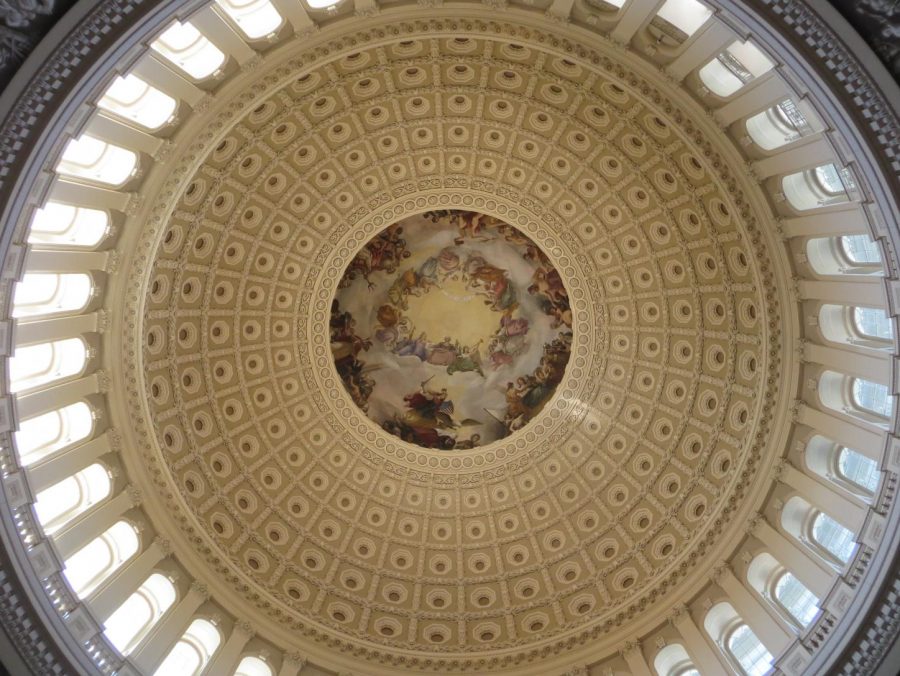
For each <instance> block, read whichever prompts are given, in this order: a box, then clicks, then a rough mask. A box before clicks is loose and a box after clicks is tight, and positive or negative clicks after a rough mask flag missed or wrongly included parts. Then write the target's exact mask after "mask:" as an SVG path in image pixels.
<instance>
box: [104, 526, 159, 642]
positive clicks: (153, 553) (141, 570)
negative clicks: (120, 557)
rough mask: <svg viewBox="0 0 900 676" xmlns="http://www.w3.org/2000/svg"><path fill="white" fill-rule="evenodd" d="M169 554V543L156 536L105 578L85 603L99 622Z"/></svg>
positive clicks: (110, 613) (129, 594)
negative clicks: (141, 550)
mask: <svg viewBox="0 0 900 676" xmlns="http://www.w3.org/2000/svg"><path fill="white" fill-rule="evenodd" d="M168 554H169V544H168V542H166V541H165V540H162V539H161V538H156V539H155V540H153V542H151V543H150V546H149V547H147V549H145V550H144V551H143V552H141V553H140V554H138V555H137V556H136V557H135V558H134V559H132V560H131V561H129V562H128V563H126V564H125V565H124V566H122V568H121V569H120V570H118V571H116V573H115V574H114V575H113V576H112V577H111V578H110V579H108V580H106V581H105V582H104V583H103V584H102V585H101V586H100V587H99V588H98V589H97V590H95V591H94V592H93V593H92V594H91V595H90V597H89V598H88V599H86V603H87V605H88V606H89V607H90V609H91V612H92V613H93V615H94V617H95V618H97V621H98V622H99V623H100V624H103V623H104V622H105V621H106V619H107V618H108V617H109V616H110V615H112V613H113V612H114V611H115V610H116V608H118V607H119V606H120V605H122V603H123V602H124V601H125V599H127V598H128V597H129V596H131V595H132V594H133V593H134V592H135V591H137V588H138V587H140V586H141V585H142V584H143V583H144V581H145V580H146V579H147V578H148V577H150V574H151V573H152V572H153V569H154V568H156V566H157V564H159V562H160V561H162V560H163V559H164V558H165V557H166V556H168Z"/></svg>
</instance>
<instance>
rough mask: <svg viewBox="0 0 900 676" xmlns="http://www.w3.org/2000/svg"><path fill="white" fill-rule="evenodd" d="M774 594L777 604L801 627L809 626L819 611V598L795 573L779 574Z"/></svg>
mask: <svg viewBox="0 0 900 676" xmlns="http://www.w3.org/2000/svg"><path fill="white" fill-rule="evenodd" d="M773 595H774V599H775V601H776V602H777V604H778V605H779V606H780V607H781V608H782V609H783V610H784V611H785V612H786V613H787V614H788V616H789V617H790V618H791V619H793V620H794V621H795V622H796V623H797V624H798V625H800V626H801V627H808V626H809V623H810V622H812V621H813V619H814V618H815V616H816V615H817V614H818V612H819V599H818V598H816V596H815V594H813V593H812V592H811V591H809V589H807V588H806V585H804V584H803V583H802V582H800V580H798V579H797V578H796V577H794V575H793V573H789V572H783V573H781V575H779V576H778V580H777V581H776V582H775V588H774V594H773Z"/></svg>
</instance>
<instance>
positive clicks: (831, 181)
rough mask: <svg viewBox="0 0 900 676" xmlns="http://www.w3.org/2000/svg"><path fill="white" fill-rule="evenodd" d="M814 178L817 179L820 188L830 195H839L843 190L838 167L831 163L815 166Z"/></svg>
mask: <svg viewBox="0 0 900 676" xmlns="http://www.w3.org/2000/svg"><path fill="white" fill-rule="evenodd" d="M816 180H818V181H819V185H820V186H821V187H822V189H823V190H824V191H825V192H827V193H829V194H830V195H840V194H841V193H843V192H845V190H844V184H843V183H842V182H841V176H840V173H839V172H838V168H837V167H836V166H834V165H833V164H825V165H822V166H821V167H816Z"/></svg>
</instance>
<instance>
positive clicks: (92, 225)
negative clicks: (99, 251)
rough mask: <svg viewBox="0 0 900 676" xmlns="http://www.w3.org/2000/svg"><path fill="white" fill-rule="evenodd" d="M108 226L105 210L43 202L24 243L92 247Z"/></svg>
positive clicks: (104, 233)
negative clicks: (44, 203)
mask: <svg viewBox="0 0 900 676" xmlns="http://www.w3.org/2000/svg"><path fill="white" fill-rule="evenodd" d="M108 227H109V218H108V216H107V215H106V212H105V211H99V210H97V209H88V208H85V207H74V206H72V205H70V204H61V203H59V202H47V204H46V205H45V206H44V208H43V209H38V210H37V211H36V212H35V214H34V220H33V221H32V222H31V230H29V232H28V241H29V242H30V243H32V244H62V245H67V246H94V245H95V244H97V243H99V242H100V240H101V239H103V237H104V235H106V231H107V228H108Z"/></svg>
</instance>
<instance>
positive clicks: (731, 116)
mask: <svg viewBox="0 0 900 676" xmlns="http://www.w3.org/2000/svg"><path fill="white" fill-rule="evenodd" d="M791 95H792V92H791V88H790V87H789V86H788V84H787V82H785V81H784V80H782V79H781V78H780V77H778V76H776V77H771V78H768V79H767V80H766V81H765V82H761V83H760V84H759V86H758V87H754V88H753V89H750V90H746V89H742V90H740V91H739V92H738V93H737V94H735V96H734V98H733V99H731V100H730V101H729V102H728V103H726V104H725V105H724V106H722V107H721V108H719V109H718V110H716V111H715V113H714V114H713V116H714V117H715V118H716V119H717V120H718V121H719V122H720V123H721V124H723V125H725V126H728V125H729V124H732V123H734V122H736V121H737V120H740V119H741V118H745V117H751V116H753V115H755V114H757V113H760V112H762V111H764V110H768V109H769V108H772V107H774V106H776V105H777V104H779V103H781V102H782V101H784V100H785V99H786V98H790V97H791ZM794 98H796V96H794Z"/></svg>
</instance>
